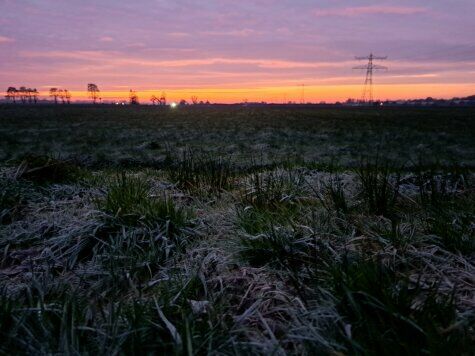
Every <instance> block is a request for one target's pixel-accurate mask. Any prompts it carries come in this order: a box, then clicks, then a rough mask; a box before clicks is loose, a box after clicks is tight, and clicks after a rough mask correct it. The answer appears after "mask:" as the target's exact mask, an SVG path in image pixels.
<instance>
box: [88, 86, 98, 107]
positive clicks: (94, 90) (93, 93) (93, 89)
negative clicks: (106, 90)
mask: <svg viewBox="0 0 475 356" xmlns="http://www.w3.org/2000/svg"><path fill="white" fill-rule="evenodd" d="M87 91H88V93H89V97H90V98H91V99H92V102H93V103H94V104H95V103H96V102H97V99H100V98H99V93H100V90H99V88H98V87H97V85H96V84H93V83H89V84H88V85H87Z"/></svg>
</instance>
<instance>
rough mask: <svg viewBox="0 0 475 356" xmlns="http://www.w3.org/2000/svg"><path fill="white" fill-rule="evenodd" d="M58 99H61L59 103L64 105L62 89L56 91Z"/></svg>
mask: <svg viewBox="0 0 475 356" xmlns="http://www.w3.org/2000/svg"><path fill="white" fill-rule="evenodd" d="M58 97H59V98H60V99H61V102H62V103H63V104H65V103H66V99H65V97H64V90H63V89H58Z"/></svg>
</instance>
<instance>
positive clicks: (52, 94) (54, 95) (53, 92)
mask: <svg viewBox="0 0 475 356" xmlns="http://www.w3.org/2000/svg"><path fill="white" fill-rule="evenodd" d="M49 96H50V97H52V98H53V99H54V103H55V104H57V103H58V97H59V89H58V88H51V89H50V90H49Z"/></svg>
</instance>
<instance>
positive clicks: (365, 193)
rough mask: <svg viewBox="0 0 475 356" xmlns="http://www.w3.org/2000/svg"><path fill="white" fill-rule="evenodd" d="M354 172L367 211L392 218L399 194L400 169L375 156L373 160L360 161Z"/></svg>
mask: <svg viewBox="0 0 475 356" xmlns="http://www.w3.org/2000/svg"><path fill="white" fill-rule="evenodd" d="M394 171H396V173H395V174H394ZM356 172H357V176H358V179H359V182H360V185H361V197H362V199H363V201H364V203H365V207H366V210H367V212H368V213H369V214H374V215H382V216H385V217H388V218H393V217H394V216H395V212H396V202H397V198H398V196H399V184H400V181H401V179H400V176H401V169H394V167H393V166H391V164H390V163H389V162H381V161H380V158H379V157H376V158H375V159H374V160H370V159H367V160H365V161H362V162H361V164H360V166H359V167H358V168H357V169H356Z"/></svg>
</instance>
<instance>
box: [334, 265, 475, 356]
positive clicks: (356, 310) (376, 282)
mask: <svg viewBox="0 0 475 356" xmlns="http://www.w3.org/2000/svg"><path fill="white" fill-rule="evenodd" d="M331 283H332V290H333V293H334V296H335V297H336V298H337V299H338V304H337V308H338V310H339V312H340V314H341V315H342V316H343V323H344V324H346V325H347V328H346V334H345V338H346V341H347V344H348V347H349V351H350V353H352V354H355V353H356V354H367V355H401V354H411V353H413V352H414V351H415V350H418V351H417V352H418V353H419V352H420V353H427V354H433V353H436V354H458V355H463V354H468V353H470V350H472V347H473V341H470V338H469V337H468V334H467V333H468V329H467V328H466V326H464V325H459V324H458V320H457V314H456V309H455V300H454V298H453V295H443V294H440V293H438V290H437V288H436V286H434V287H430V288H429V289H423V286H422V283H419V282H417V283H416V284H415V285H414V284H412V283H410V282H409V281H408V280H407V279H406V278H404V277H400V276H399V275H398V273H397V272H396V271H395V270H394V269H392V268H391V267H389V266H386V265H383V264H382V263H381V262H378V261H374V260H371V259H361V258H360V259H357V260H356V261H353V262H351V261H348V260H346V261H345V262H344V263H343V264H338V265H336V266H335V268H334V269H333V270H332V279H331ZM348 327H349V328H348Z"/></svg>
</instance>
